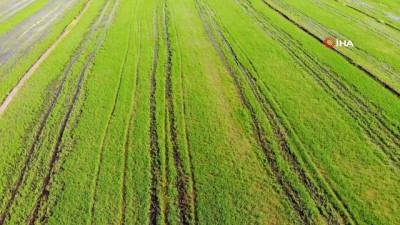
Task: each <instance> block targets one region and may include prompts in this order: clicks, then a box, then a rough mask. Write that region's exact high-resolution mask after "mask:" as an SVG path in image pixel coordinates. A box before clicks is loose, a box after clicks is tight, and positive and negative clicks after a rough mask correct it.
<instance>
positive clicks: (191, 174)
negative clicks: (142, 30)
mask: <svg viewBox="0 0 400 225" xmlns="http://www.w3.org/2000/svg"><path fill="white" fill-rule="evenodd" d="M172 5H173V2H172V1H171V6H172ZM171 12H172V13H171V20H172V23H173V26H174V29H175V36H176V42H177V46H178V54H179V71H180V79H181V83H180V85H181V90H182V92H181V95H182V108H183V117H182V118H183V124H184V129H185V130H184V136H185V141H186V143H185V146H186V149H187V153H188V158H189V168H190V178H191V182H192V190H191V191H192V194H193V200H192V201H193V210H194V224H195V225H198V224H199V215H198V204H197V202H198V200H197V187H196V180H195V174H194V165H193V159H192V154H191V146H190V142H189V136H188V133H189V129H188V127H187V124H186V120H185V117H186V115H187V110H186V101H185V85H184V76H183V72H182V71H183V70H182V50H181V46H180V42H179V34H178V32H177V28H176V23H175V21H176V20H175V16H174V11H173V9H172V10H171Z"/></svg>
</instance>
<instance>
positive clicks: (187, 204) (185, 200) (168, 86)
mask: <svg viewBox="0 0 400 225" xmlns="http://www.w3.org/2000/svg"><path fill="white" fill-rule="evenodd" d="M166 8H167V2H166V1H165V0H164V30H165V36H166V46H167V70H166V83H165V91H166V92H165V97H166V103H167V104H166V106H167V111H168V118H169V126H170V127H169V132H170V135H171V136H170V138H171V143H172V152H173V158H174V164H175V168H176V170H177V173H178V174H177V178H176V187H177V189H178V206H179V211H180V221H181V223H182V224H185V225H186V224H190V222H191V221H192V215H191V208H192V207H191V204H192V198H191V196H190V193H187V190H189V188H188V187H189V182H190V180H189V179H188V178H190V176H188V174H187V173H186V172H185V169H184V163H183V160H182V156H181V153H180V149H179V144H178V134H177V130H176V121H175V114H174V101H173V94H172V93H173V92H172V78H171V77H172V71H171V69H172V51H171V41H170V37H169V29H168V24H167V23H168V21H167V10H166Z"/></svg>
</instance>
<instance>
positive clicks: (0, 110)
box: [0, 0, 93, 224]
mask: <svg viewBox="0 0 400 225" xmlns="http://www.w3.org/2000/svg"><path fill="white" fill-rule="evenodd" d="M92 2H93V0H89V2H87V3H86V4H85V7H84V8H83V10H82V11H81V12H80V13H79V15H78V16H77V17H75V19H73V20H72V22H71V23H69V24H68V25H67V26H66V28H65V29H64V31H63V33H62V34H61V36H60V37H59V38H58V39H57V40H56V41H55V42H54V43H53V44H52V45H51V46H50V48H48V49H47V50H46V51H45V52H44V53H43V55H42V56H40V58H39V59H38V61H36V63H35V64H33V65H32V67H31V68H30V69H29V70H28V72H26V73H25V75H24V76H23V77H22V78H21V79H20V81H19V82H18V84H17V85H16V86H15V87H14V88H13V89H12V91H11V92H10V94H8V96H7V97H6V99H5V100H4V101H3V103H2V104H1V106H0V116H1V115H2V114H3V113H4V111H5V110H6V109H7V108H8V106H9V105H10V103H11V102H12V100H13V99H14V97H15V96H16V95H17V93H18V91H19V90H20V89H21V88H22V87H23V86H24V84H25V82H26V81H27V80H28V79H29V77H31V76H32V74H34V73H35V71H36V70H37V69H38V68H39V67H40V66H41V65H42V63H43V62H44V61H45V60H46V59H47V57H48V56H49V55H50V54H51V53H52V52H53V51H54V49H55V48H56V47H57V46H58V45H59V44H60V43H61V42H62V41H63V40H64V38H65V37H66V36H67V35H68V34H69V33H70V32H71V30H72V29H73V28H74V27H75V26H76V24H77V23H78V22H79V21H80V20H81V18H82V16H83V15H84V14H85V13H86V11H87V10H88V9H89V7H90V5H91V4H92ZM0 224H1V219H0Z"/></svg>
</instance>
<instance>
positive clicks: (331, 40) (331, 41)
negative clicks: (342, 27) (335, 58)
mask: <svg viewBox="0 0 400 225" xmlns="http://www.w3.org/2000/svg"><path fill="white" fill-rule="evenodd" d="M324 45H325V46H326V47H328V48H333V47H335V45H336V41H335V38H333V37H327V38H325V40H324Z"/></svg>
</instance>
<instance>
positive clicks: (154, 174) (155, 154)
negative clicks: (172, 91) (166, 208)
mask: <svg viewBox="0 0 400 225" xmlns="http://www.w3.org/2000/svg"><path fill="white" fill-rule="evenodd" d="M157 15H158V6H157V8H156V9H155V11H154V22H153V23H154V41H155V42H154V58H153V68H152V72H151V84H150V85H151V87H150V157H151V171H150V172H151V186H150V198H151V203H150V218H149V222H150V224H151V225H157V221H158V218H159V216H160V214H161V207H160V198H159V196H158V193H159V184H160V180H159V179H160V176H161V174H162V170H161V159H160V154H161V151H160V145H159V143H158V132H157V111H156V74H157V67H158V55H159V36H158V22H157V19H158V17H157Z"/></svg>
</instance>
